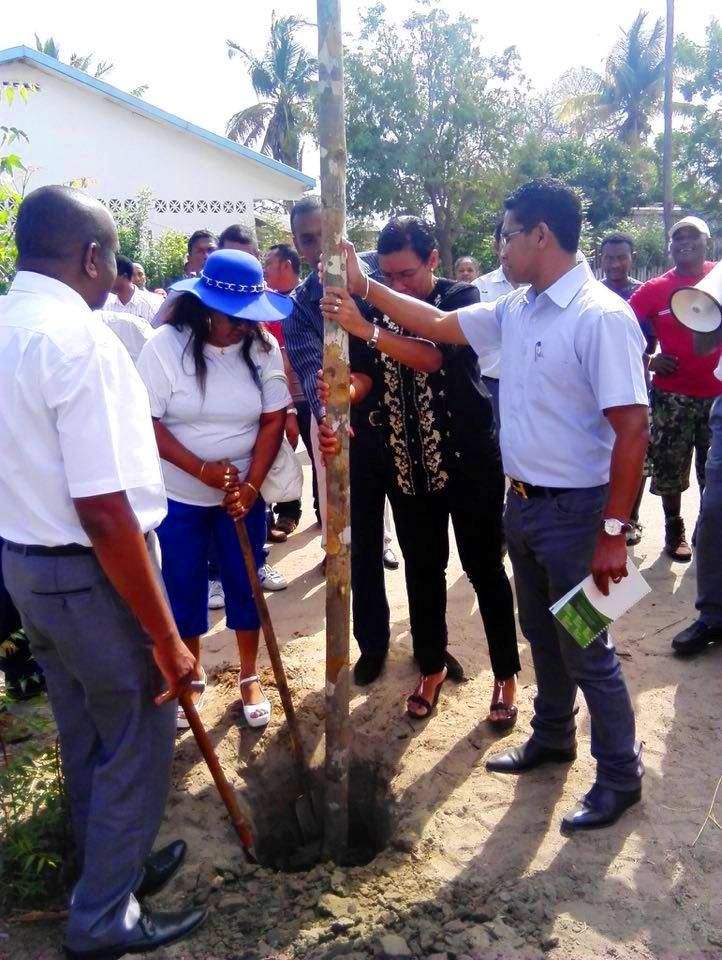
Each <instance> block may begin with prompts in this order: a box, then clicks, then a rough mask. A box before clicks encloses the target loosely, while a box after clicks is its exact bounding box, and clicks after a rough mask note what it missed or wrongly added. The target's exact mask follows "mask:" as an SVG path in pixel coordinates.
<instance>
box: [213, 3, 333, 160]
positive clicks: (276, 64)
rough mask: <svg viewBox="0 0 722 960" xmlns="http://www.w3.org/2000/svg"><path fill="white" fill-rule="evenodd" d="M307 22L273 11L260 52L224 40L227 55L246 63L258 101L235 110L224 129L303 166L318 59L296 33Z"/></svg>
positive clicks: (242, 140)
mask: <svg viewBox="0 0 722 960" xmlns="http://www.w3.org/2000/svg"><path fill="white" fill-rule="evenodd" d="M305 26H308V24H307V23H306V21H305V20H302V19H301V18H300V17H296V16H289V17H276V15H275V13H273V14H271V33H270V37H269V40H268V44H267V46H266V49H265V51H264V53H263V55H262V56H261V57H256V56H255V55H254V54H253V53H251V52H250V51H248V50H246V49H245V48H244V47H241V46H240V45H239V44H237V43H235V42H234V41H233V40H227V41H226V45H227V48H228V56H229V57H231V58H232V57H235V56H239V57H240V58H241V59H242V60H243V61H244V63H245V65H246V68H247V70H248V75H249V77H250V78H251V83H252V85H253V89H254V91H255V93H256V96H257V97H258V103H254V104H252V105H251V106H250V107H245V108H244V109H243V110H239V111H238V112H237V113H234V114H233V116H232V117H231V119H230V120H229V121H228V126H227V130H226V134H227V136H228V137H230V139H231V140H236V141H238V142H239V143H243V144H245V145H246V146H248V147H253V146H255V145H256V144H257V143H259V142H260V145H261V146H260V149H261V153H265V154H267V155H268V156H270V157H273V158H274V160H279V161H280V162H281V163H285V164H287V165H288V166H290V167H295V168H296V169H299V170H300V168H301V161H302V159H303V139H304V137H305V136H307V135H308V134H309V132H310V120H311V101H312V92H313V82H314V80H315V78H316V73H317V69H318V66H317V63H316V61H315V59H314V58H313V57H312V56H311V55H310V54H309V53H308V51H307V50H306V49H305V48H304V47H303V45H302V44H301V42H300V41H299V39H298V34H299V31H300V30H301V29H302V28H303V27H305Z"/></svg>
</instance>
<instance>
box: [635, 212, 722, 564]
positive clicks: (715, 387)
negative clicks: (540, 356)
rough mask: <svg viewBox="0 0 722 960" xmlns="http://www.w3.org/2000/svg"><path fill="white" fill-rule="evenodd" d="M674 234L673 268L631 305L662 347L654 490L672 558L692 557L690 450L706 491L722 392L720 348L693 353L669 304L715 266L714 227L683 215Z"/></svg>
mask: <svg viewBox="0 0 722 960" xmlns="http://www.w3.org/2000/svg"><path fill="white" fill-rule="evenodd" d="M670 236H671V240H670V253H671V254H672V260H673V261H674V268H673V269H672V270H670V271H668V272H667V273H665V274H664V275H663V276H661V277H655V278H654V279H653V280H648V281H647V283H645V284H643V285H642V286H641V287H640V288H639V289H638V290H636V291H635V292H634V293H633V294H632V296H631V298H630V300H629V305H630V306H631V307H632V309H633V310H634V312H635V314H636V315H637V319H638V320H639V321H640V323H641V324H642V325H643V327H644V328H645V331H648V332H649V333H650V334H651V336H652V337H654V340H655V341H658V342H659V346H660V351H661V352H660V353H656V354H654V356H652V358H651V360H650V362H649V369H650V371H651V372H652V373H653V381H652V391H651V414H652V416H651V420H652V429H651V434H650V441H649V459H650V461H651V470H652V484H651V487H650V489H651V492H652V493H654V494H657V496H660V497H661V498H662V506H663V508H664V517H665V544H664V549H665V552H666V553H667V555H668V556H669V557H671V558H672V560H677V561H678V562H680V563H689V561H690V560H691V559H692V550H691V548H690V546H689V544H688V542H687V535H686V531H685V528H684V521H683V519H682V517H681V515H680V514H681V503H682V493H683V491H685V490H686V489H687V487H689V473H690V468H691V466H692V454H693V453H694V454H695V466H696V470H697V481H698V483H699V488H700V491H701V490H703V489H704V483H705V461H706V459H707V451H708V449H709V444H710V429H709V417H710V411H711V409H712V404H713V403H714V401H715V398H716V397H718V396H720V394H722V383H721V382H720V381H719V380H718V379H717V378H716V377H715V374H714V371H715V367H716V366H717V364H718V362H719V359H720V350H719V349H718V350H716V351H715V352H714V353H713V354H710V355H709V356H698V355H696V354H695V352H694V347H693V336H692V333H691V331H690V330H688V329H687V328H686V327H683V326H682V324H681V323H679V322H678V321H677V320H676V318H675V317H674V316H673V315H672V312H671V311H670V308H669V301H670V298H671V296H672V294H673V293H674V291H675V290H679V289H680V288H681V287H693V286H695V285H696V284H697V283H699V281H700V280H701V279H702V278H703V277H704V276H705V275H706V274H707V273H709V271H710V270H711V269H712V267H713V266H714V264H713V263H709V262H705V253H706V249H707V243H708V241H709V238H710V232H709V227H708V226H707V224H706V223H705V222H704V220H700V219H699V218H698V217H684V218H683V219H682V220H680V221H679V222H678V223H675V225H674V226H673V227H672V230H671V231H670Z"/></svg>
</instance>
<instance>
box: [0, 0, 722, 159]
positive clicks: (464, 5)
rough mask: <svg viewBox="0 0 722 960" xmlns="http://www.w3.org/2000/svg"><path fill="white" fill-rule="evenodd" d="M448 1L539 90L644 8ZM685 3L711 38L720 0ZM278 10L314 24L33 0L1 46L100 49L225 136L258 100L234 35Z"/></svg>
mask: <svg viewBox="0 0 722 960" xmlns="http://www.w3.org/2000/svg"><path fill="white" fill-rule="evenodd" d="M371 2H372V0H342V10H343V14H342V15H343V18H344V19H343V27H344V30H345V31H347V32H349V33H354V32H355V31H356V30H357V28H358V25H359V14H358V11H359V10H364V9H366V8H367V7H369V6H370V5H371ZM442 2H443V0H442ZM639 4H640V6H642V7H643V8H644V9H646V10H648V11H649V13H650V14H651V16H652V17H657V16H664V13H665V0H639ZM443 5H444V6H445V7H446V9H448V11H449V12H450V13H451V14H453V13H457V12H463V13H465V14H467V15H469V16H471V17H474V18H475V19H476V20H477V22H478V28H479V32H480V34H481V35H482V37H483V38H484V48H485V51H486V52H488V53H494V52H499V51H501V50H503V49H504V48H505V47H508V46H511V45H515V46H516V47H517V48H518V50H519V53H520V54H521V59H522V66H523V69H524V71H525V72H526V74H527V75H528V76H529V77H530V78H531V80H532V82H533V84H534V86H535V87H536V88H537V89H540V90H543V89H545V88H546V87H548V86H550V85H551V84H552V83H553V82H554V81H555V80H556V78H557V77H558V76H559V75H560V74H561V73H563V72H564V71H565V70H567V69H569V68H570V67H574V66H578V65H580V64H583V65H585V66H589V67H594V68H598V67H600V66H601V64H602V61H603V59H604V57H605V54H606V53H607V52H608V51H609V49H610V48H611V46H612V45H613V44H614V42H615V40H616V39H617V37H618V36H619V31H620V28H626V27H629V25H630V24H631V22H632V20H633V19H634V16H635V14H636V12H637V10H638V9H639V7H638V5H637V4H636V3H630V2H629V0H604V2H597V3H590V2H584V0H544V2H539V0H514V2H512V3H508V4H506V3H503V2H502V3H499V2H494V3H492V2H490V0H446V2H444V4H443ZM386 6H387V9H389V10H391V11H393V17H394V18H395V19H397V20H403V19H404V17H405V16H407V15H408V14H410V13H411V12H413V11H414V10H415V9H416V8H417V3H416V2H415V0H387V3H386ZM676 8H677V9H676V17H675V19H676V29H677V31H678V32H683V33H686V34H687V35H688V36H690V37H691V38H692V39H695V40H701V39H702V38H703V36H704V28H705V25H706V24H707V23H708V22H709V20H710V18H711V17H712V16H713V15H717V16H719V9H720V7H719V0H676ZM99 10H102V11H103V15H102V16H101V15H100V14H99V13H98V11H99ZM272 10H275V11H276V13H277V14H278V15H283V14H290V13H293V14H296V15H298V16H300V17H302V18H304V19H306V20H308V21H311V22H314V21H315V15H316V0H240V3H239V2H238V0H216V2H214V3H210V4H208V6H204V5H202V4H199V3H198V2H193V3H191V2H189V0H174V2H173V3H168V2H167V0H161V2H159V0H155V2H153V0H151V2H147V0H146V2H145V3H136V2H134V0H128V2H126V3H125V4H123V5H121V6H114V7H105V8H103V7H102V6H98V5H88V4H87V3H86V2H80V0H64V2H63V3H58V2H57V0H33V2H32V3H28V4H14V5H13V12H12V17H6V18H4V24H3V28H2V34H1V35H0V49H4V48H5V47H11V46H16V45H17V44H21V43H24V44H26V45H28V46H33V45H34V39H33V38H34V34H35V33H36V32H37V33H39V34H40V36H41V38H42V39H47V38H48V37H51V36H52V37H53V38H54V39H55V41H56V42H57V43H58V44H59V46H60V51H61V58H62V59H68V58H69V57H70V54H71V53H81V54H85V53H90V52H92V53H94V54H95V55H96V57H97V58H98V59H102V60H109V61H111V62H112V63H114V64H115V69H114V70H113V72H112V73H111V74H110V75H109V76H108V77H106V79H107V80H108V82H109V83H112V84H114V85H116V86H119V87H121V88H122V89H125V90H128V89H131V88H132V87H135V86H138V85H140V84H141V83H147V84H148V91H147V92H146V94H145V100H146V101H147V102H148V103H151V104H154V105H155V106H158V107H161V108H163V109H164V110H168V111H169V112H170V113H174V114H177V115H178V116H180V117H182V118H183V119H184V120H188V121H190V122H192V123H196V124H198V125H199V126H202V127H205V128H207V129H209V130H212V131H213V132H215V133H219V134H223V133H225V126H226V123H227V121H228V119H229V117H230V116H231V115H232V114H233V113H235V112H236V111H237V110H239V109H241V108H243V107H245V106H248V105H250V104H251V103H254V102H255V96H254V94H253V90H252V88H251V85H250V82H249V81H248V78H247V76H246V74H245V72H244V68H243V65H242V62H241V60H239V59H238V58H235V59H233V60H229V58H228V56H227V52H226V51H227V48H226V40H227V39H231V40H234V41H236V42H237V43H238V44H240V45H241V46H243V47H245V48H246V49H248V50H251V51H253V52H254V53H258V54H260V53H261V52H262V50H263V47H264V44H265V41H266V38H267V36H268V32H269V28H270V21H271V12H272ZM505 11H508V12H509V15H506V14H505ZM304 39H305V42H306V44H307V46H308V47H309V49H314V47H315V44H316V34H315V30H314V29H312V28H309V29H307V30H306V31H304ZM18 125H20V126H22V124H21V123H20V118H18ZM304 168H305V172H307V173H309V174H310V175H311V176H317V175H318V155H317V154H316V153H315V152H314V151H307V156H306V159H305V162H304Z"/></svg>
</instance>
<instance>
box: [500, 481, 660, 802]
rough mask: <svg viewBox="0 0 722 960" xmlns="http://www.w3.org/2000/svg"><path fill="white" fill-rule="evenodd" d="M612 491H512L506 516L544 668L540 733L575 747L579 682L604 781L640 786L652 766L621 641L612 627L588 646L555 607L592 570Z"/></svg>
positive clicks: (536, 655)
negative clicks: (638, 731)
mask: <svg viewBox="0 0 722 960" xmlns="http://www.w3.org/2000/svg"><path fill="white" fill-rule="evenodd" d="M606 497H607V487H606V486H602V487H591V488H589V489H587V490H572V491H569V492H568V493H563V494H560V495H559V496H555V497H533V498H530V499H529V500H524V499H522V498H521V497H520V496H519V495H518V494H516V493H514V492H512V491H510V492H509V495H508V497H507V502H506V512H505V514H504V521H505V524H506V537H507V543H508V545H509V557H510V559H511V563H512V567H513V568H514V580H515V584H516V593H517V599H518V604H519V622H520V623H521V629H522V632H523V634H524V636H525V637H526V638H527V640H528V641H529V644H530V646H531V653H532V659H533V660H534V671H535V673H536V681H537V695H536V698H535V700H534V718H533V720H532V729H533V731H534V732H533V735H532V737H533V739H534V740H536V741H537V742H539V743H540V744H543V745H544V746H546V747H551V748H558V749H561V750H566V749H568V748H570V747H571V746H572V744H573V743H574V739H575V728H576V723H575V719H574V718H575V714H576V708H575V701H576V696H577V687H579V688H580V689H581V691H582V693H583V694H584V699H585V700H586V701H587V707H588V709H589V714H590V717H591V721H592V756H593V757H594V758H595V760H596V761H597V783H599V784H600V785H601V786H603V787H610V788H611V789H613V790H635V789H636V788H637V787H638V786H639V781H640V778H641V776H642V774H643V770H644V768H643V766H642V761H641V752H642V748H641V745H640V744H637V743H636V740H635V727H634V711H633V709H632V702H631V699H630V697H629V693H628V691H627V687H626V685H625V682H624V678H623V676H622V669H621V665H620V663H619V658H618V657H617V654H616V652H615V649H614V644H613V643H612V640H611V639H610V637H609V636H608V634H607V633H606V632H605V633H603V634H601V635H600V636H599V637H598V638H597V639H596V640H595V641H594V642H593V643H592V644H590V646H588V647H586V648H585V649H582V647H580V646H579V645H578V644H577V643H576V642H575V641H574V640H573V639H572V637H571V636H570V635H569V634H568V633H567V631H566V630H565V629H564V628H563V627H562V626H561V625H560V624H559V623H558V622H557V620H556V619H555V618H554V617H553V616H552V614H551V613H550V612H549V607H550V606H551V605H552V604H553V603H554V602H555V601H556V600H558V599H559V598H560V597H561V596H563V595H564V594H565V593H566V592H567V591H568V590H571V589H572V587H575V586H576V585H577V584H578V583H580V582H581V581H582V580H583V579H584V578H585V577H587V576H588V575H589V573H590V571H591V566H592V556H593V554H594V548H595V546H596V543H597V539H598V537H599V531H600V527H601V520H602V513H603V511H604V505H605V502H606ZM629 562H630V563H631V560H630V561H629Z"/></svg>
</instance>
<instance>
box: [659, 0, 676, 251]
mask: <svg viewBox="0 0 722 960" xmlns="http://www.w3.org/2000/svg"><path fill="white" fill-rule="evenodd" d="M673 97H674V0H667V25H666V39H665V44H664V151H663V155H662V184H663V198H664V248H665V250H667V249H668V246H669V231H670V228H671V226H672V217H673V215H674V197H673V196H672V100H673Z"/></svg>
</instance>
